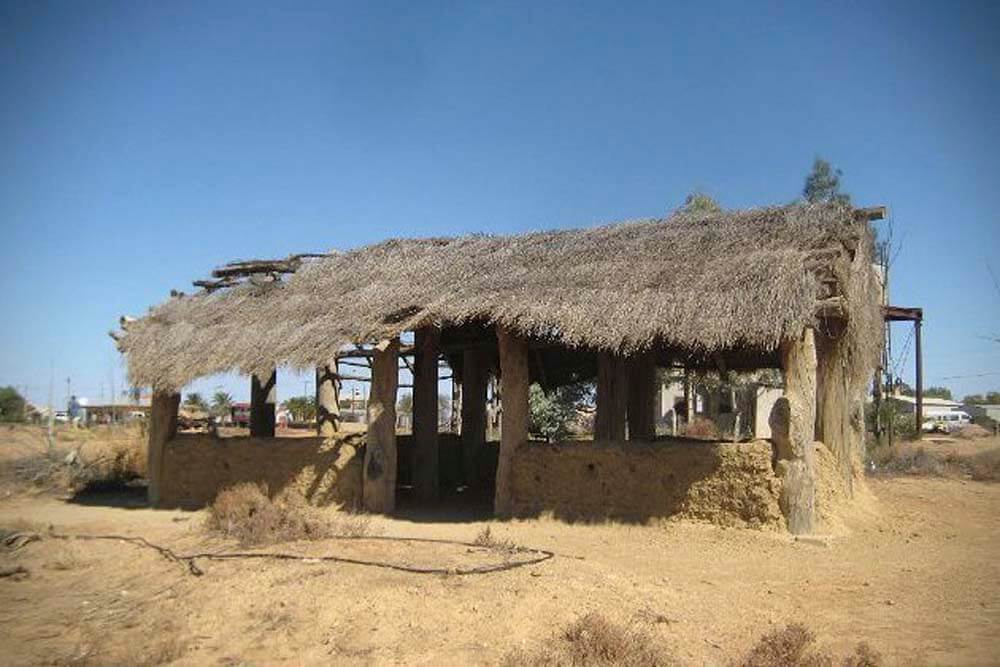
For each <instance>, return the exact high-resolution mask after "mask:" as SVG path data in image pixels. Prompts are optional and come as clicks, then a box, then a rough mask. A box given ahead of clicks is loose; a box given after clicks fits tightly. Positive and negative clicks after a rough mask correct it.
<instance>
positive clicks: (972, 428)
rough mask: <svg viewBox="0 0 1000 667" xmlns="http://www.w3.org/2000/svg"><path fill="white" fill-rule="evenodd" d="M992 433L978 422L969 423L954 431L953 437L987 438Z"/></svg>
mask: <svg viewBox="0 0 1000 667" xmlns="http://www.w3.org/2000/svg"><path fill="white" fill-rule="evenodd" d="M991 435H993V434H992V433H990V432H989V431H988V430H986V429H985V428H983V427H982V426H980V425H979V424H969V425H968V426H966V427H964V428H963V429H961V430H960V431H957V432H956V433H955V437H957V438H962V439H963V440H973V439H975V438H988V437H990V436H991Z"/></svg>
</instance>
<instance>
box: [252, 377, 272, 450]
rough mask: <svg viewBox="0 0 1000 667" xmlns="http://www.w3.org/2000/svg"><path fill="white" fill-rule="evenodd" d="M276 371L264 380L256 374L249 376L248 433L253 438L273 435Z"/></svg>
mask: <svg viewBox="0 0 1000 667" xmlns="http://www.w3.org/2000/svg"><path fill="white" fill-rule="evenodd" d="M277 381H278V373H277V371H271V375H270V377H268V378H266V379H265V380H261V378H260V377H259V376H257V375H253V376H251V378H250V435H251V436H252V437H255V438H273V437H274V419H275V414H274V407H275V405H274V404H275V401H276V396H277V387H276V386H275V385H276V384H277Z"/></svg>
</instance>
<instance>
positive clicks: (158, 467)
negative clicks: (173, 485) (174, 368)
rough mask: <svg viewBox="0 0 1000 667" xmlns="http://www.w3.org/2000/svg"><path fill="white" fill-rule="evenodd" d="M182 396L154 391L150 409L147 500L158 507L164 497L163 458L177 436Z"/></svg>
mask: <svg viewBox="0 0 1000 667" xmlns="http://www.w3.org/2000/svg"><path fill="white" fill-rule="evenodd" d="M180 404H181V395H180V394H175V393H172V392H166V391H154V392H153V402H152V405H150V408H149V446H148V448H147V453H146V456H147V459H146V471H147V473H146V474H147V477H148V478H149V486H148V487H147V491H146V494H147V499H148V500H149V504H150V505H151V506H153V507H156V506H157V505H159V504H160V499H161V498H162V497H163V493H162V491H163V457H164V453H165V449H166V444H167V441H168V440H170V439H171V438H173V437H174V435H176V434H177V408H178V407H179V406H180Z"/></svg>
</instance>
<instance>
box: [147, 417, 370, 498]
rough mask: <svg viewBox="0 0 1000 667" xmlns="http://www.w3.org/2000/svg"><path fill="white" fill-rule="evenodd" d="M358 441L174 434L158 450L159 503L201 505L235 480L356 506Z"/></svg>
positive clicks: (359, 462)
mask: <svg viewBox="0 0 1000 667" xmlns="http://www.w3.org/2000/svg"><path fill="white" fill-rule="evenodd" d="M363 460H364V449H363V439H362V438H361V437H360V436H358V435H352V436H345V437H343V438H336V439H330V440H324V439H323V438H215V437H212V436H210V435H202V434H178V435H177V436H176V437H175V438H174V439H173V440H171V441H170V442H168V443H167V445H166V449H165V452H164V461H163V464H164V471H163V473H164V474H163V490H162V502H163V504H164V505H165V506H168V507H170V506H173V507H189V508H195V507H203V506H205V505H207V504H209V503H211V502H212V500H213V499H214V498H215V495H216V494H217V493H218V492H219V491H220V490H221V489H224V488H226V487H228V486H232V485H234V484H239V483H241V482H256V483H263V484H266V485H267V487H268V490H269V491H270V492H271V493H272V494H274V493H279V492H281V491H285V490H293V491H297V492H299V493H301V494H302V495H303V496H304V497H305V498H306V499H307V500H308V501H309V502H310V503H311V504H314V505H321V506H327V505H332V506H337V507H345V508H353V507H357V506H360V501H361V470H362V463H363Z"/></svg>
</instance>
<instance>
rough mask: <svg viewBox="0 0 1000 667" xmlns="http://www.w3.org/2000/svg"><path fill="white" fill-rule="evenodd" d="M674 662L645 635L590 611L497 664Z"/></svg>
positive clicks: (633, 665)
mask: <svg viewBox="0 0 1000 667" xmlns="http://www.w3.org/2000/svg"><path fill="white" fill-rule="evenodd" d="M675 662H676V661H675V660H674V659H673V658H672V657H671V656H670V654H669V653H668V652H667V650H666V649H665V648H664V647H663V646H661V645H659V644H658V643H657V642H656V641H654V639H653V638H652V637H650V636H649V635H648V634H646V633H644V632H642V631H640V630H637V629H634V628H632V629H630V628H625V627H623V626H621V625H618V624H616V623H613V622H611V621H609V620H608V619H607V618H605V617H604V616H602V615H601V614H598V613H594V612H592V613H589V614H587V615H586V616H583V617H581V618H579V619H578V620H576V621H574V622H573V623H571V624H570V625H568V626H567V627H566V628H565V629H564V630H563V631H562V632H560V633H559V634H557V635H556V636H555V638H554V639H553V641H550V642H546V643H545V644H543V645H540V646H538V647H536V648H534V649H531V650H516V651H512V652H510V653H508V654H507V655H506V656H505V657H504V659H503V661H502V663H501V664H502V665H504V666H505V667H515V666H517V667H522V666H525V667H542V666H543V665H546V666H548V665H572V666H573V667H605V666H608V667H610V666H611V665H622V666H624V667H656V666H657V665H670V664H675Z"/></svg>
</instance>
